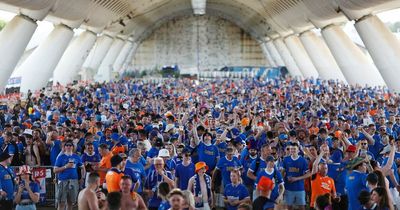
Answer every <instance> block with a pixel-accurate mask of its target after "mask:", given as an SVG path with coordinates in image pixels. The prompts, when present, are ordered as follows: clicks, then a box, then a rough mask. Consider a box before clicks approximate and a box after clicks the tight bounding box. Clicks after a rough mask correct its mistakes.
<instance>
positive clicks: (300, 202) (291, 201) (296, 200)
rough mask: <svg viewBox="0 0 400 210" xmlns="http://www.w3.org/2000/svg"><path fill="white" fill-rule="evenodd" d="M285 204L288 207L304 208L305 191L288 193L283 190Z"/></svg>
mask: <svg viewBox="0 0 400 210" xmlns="http://www.w3.org/2000/svg"><path fill="white" fill-rule="evenodd" d="M284 199H285V204H286V205H288V206H292V205H295V206H305V205H306V191H289V190H285V196H284Z"/></svg>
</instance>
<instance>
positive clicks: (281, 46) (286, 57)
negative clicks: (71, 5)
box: [274, 38, 303, 77]
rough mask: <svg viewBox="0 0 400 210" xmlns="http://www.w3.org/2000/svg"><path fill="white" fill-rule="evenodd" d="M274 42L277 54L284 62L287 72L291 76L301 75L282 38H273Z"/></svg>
mask: <svg viewBox="0 0 400 210" xmlns="http://www.w3.org/2000/svg"><path fill="white" fill-rule="evenodd" d="M274 44H275V46H276V49H277V50H278V52H279V54H280V55H281V57H282V59H283V62H284V63H285V66H286V68H287V69H288V71H289V73H290V74H291V75H292V76H293V77H298V76H299V77H303V74H302V73H301V71H300V69H299V67H298V66H297V64H296V62H295V61H294V59H293V57H292V55H290V52H289V50H288V48H287V47H286V45H285V43H283V41H282V39H281V38H278V39H275V40H274Z"/></svg>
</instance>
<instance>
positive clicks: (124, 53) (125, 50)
mask: <svg viewBox="0 0 400 210" xmlns="http://www.w3.org/2000/svg"><path fill="white" fill-rule="evenodd" d="M132 47H133V44H132V41H129V40H127V41H125V44H124V46H123V47H122V50H121V52H120V53H119V54H118V56H117V59H115V62H114V66H113V69H114V71H116V72H120V70H121V68H122V65H123V64H124V62H125V60H126V58H127V57H128V55H129V52H130V51H131V50H132Z"/></svg>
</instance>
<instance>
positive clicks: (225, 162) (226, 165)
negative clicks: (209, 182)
mask: <svg viewBox="0 0 400 210" xmlns="http://www.w3.org/2000/svg"><path fill="white" fill-rule="evenodd" d="M233 153H234V149H233V148H232V147H228V148H227V149H226V156H225V157H223V158H221V159H220V160H219V161H218V164H217V167H216V168H215V170H221V174H222V184H223V185H224V186H226V185H227V184H230V183H231V178H230V174H231V171H233V170H237V169H240V168H242V166H241V164H240V162H239V159H238V158H237V157H234V156H233ZM214 172H215V171H214ZM216 178H217V177H215V176H213V179H216Z"/></svg>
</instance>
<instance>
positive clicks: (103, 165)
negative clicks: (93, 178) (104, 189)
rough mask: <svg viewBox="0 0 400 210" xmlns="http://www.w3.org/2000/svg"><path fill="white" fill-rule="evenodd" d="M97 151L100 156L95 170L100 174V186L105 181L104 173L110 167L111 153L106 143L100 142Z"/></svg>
mask: <svg viewBox="0 0 400 210" xmlns="http://www.w3.org/2000/svg"><path fill="white" fill-rule="evenodd" d="M99 153H100V155H101V157H102V158H101V161H100V164H99V168H98V169H97V171H98V173H99V175H100V186H102V185H103V183H104V181H105V178H106V173H107V171H108V170H109V169H110V168H111V157H112V154H111V152H110V150H108V145H107V144H100V146H99Z"/></svg>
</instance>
